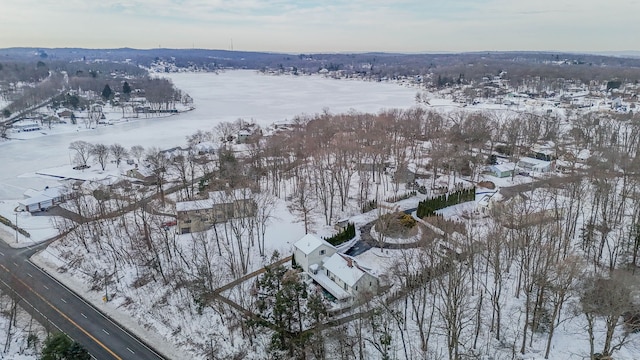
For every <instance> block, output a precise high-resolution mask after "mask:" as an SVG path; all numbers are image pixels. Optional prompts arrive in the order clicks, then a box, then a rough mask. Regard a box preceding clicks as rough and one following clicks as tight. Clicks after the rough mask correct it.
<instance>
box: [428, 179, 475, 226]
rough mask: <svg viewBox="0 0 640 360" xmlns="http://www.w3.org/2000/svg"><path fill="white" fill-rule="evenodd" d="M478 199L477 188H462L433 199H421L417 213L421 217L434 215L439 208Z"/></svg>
mask: <svg viewBox="0 0 640 360" xmlns="http://www.w3.org/2000/svg"><path fill="white" fill-rule="evenodd" d="M475 199H476V188H475V187H473V188H471V189H462V190H458V191H455V192H452V193H451V194H443V195H440V196H438V197H435V198H432V199H426V200H423V201H420V203H419V204H418V210H417V211H416V215H418V217H419V218H421V219H422V218H424V217H426V216H432V215H434V214H435V212H436V211H437V210H440V209H444V208H446V207H448V206H453V205H457V204H460V203H463V202H467V201H474V200H475Z"/></svg>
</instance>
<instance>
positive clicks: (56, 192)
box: [24, 186, 65, 199]
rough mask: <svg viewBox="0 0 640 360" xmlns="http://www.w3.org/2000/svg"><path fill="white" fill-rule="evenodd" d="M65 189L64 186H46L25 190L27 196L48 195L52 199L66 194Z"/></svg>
mask: <svg viewBox="0 0 640 360" xmlns="http://www.w3.org/2000/svg"><path fill="white" fill-rule="evenodd" d="M64 193H65V191H64V189H63V188H62V187H58V186H52V187H46V188H45V189H44V190H35V189H27V190H26V191H25V192H24V196H25V197H26V198H32V197H36V196H46V197H49V198H51V199H53V198H57V197H60V196H62V195H64Z"/></svg>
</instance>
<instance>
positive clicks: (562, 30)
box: [0, 0, 640, 52]
mask: <svg viewBox="0 0 640 360" xmlns="http://www.w3.org/2000/svg"><path fill="white" fill-rule="evenodd" d="M638 10H640V3H636V2H634V1H631V0H612V1H610V2H607V3H602V2H596V1H593V0H580V1H578V0H565V1H557V0H538V1H535V2H533V1H512V0H456V1H451V0H397V1H389V0H351V1H346V0H325V1H322V2H319V1H313V0H237V1H232V0H102V1H88V0H67V1H64V2H59V1H52V0H4V1H3V5H2V11H0V44H7V46H21V45H22V46H26V45H31V46H34V44H36V43H37V44H39V45H37V46H89V47H119V46H132V47H153V46H157V45H159V44H161V45H162V46H166V47H188V46H190V45H191V44H194V43H195V44H200V45H199V46H201V47H209V48H227V47H228V44H229V42H230V39H231V38H233V39H234V44H235V45H236V46H235V47H236V48H237V49H244V50H270V51H290V52H303V51H304V52H309V51H367V50H375V51H412V52H414V51H465V50H513V49H530V50H552V49H559V50H612V49H615V48H617V49H627V48H629V47H630V45H628V44H627V43H626V40H625V39H624V38H625V37H624V36H620V34H621V33H622V34H623V33H631V32H635V31H637V30H638V27H639V26H638V25H637V24H636V21H635V19H634V18H633V14H634V13H637V12H638ZM26 19H28V20H26Z"/></svg>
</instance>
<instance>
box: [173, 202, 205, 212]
mask: <svg viewBox="0 0 640 360" xmlns="http://www.w3.org/2000/svg"><path fill="white" fill-rule="evenodd" d="M212 207H213V201H212V200H211V199H202V200H192V201H180V202H176V211H193V210H204V209H211V208H212Z"/></svg>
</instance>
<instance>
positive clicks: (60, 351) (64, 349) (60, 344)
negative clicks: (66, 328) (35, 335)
mask: <svg viewBox="0 0 640 360" xmlns="http://www.w3.org/2000/svg"><path fill="white" fill-rule="evenodd" d="M40 359H41V360H90V359H91V355H89V353H88V352H87V350H86V349H85V348H84V347H83V346H82V345H80V344H79V343H78V342H76V341H72V340H71V339H70V338H69V337H68V336H67V335H65V334H63V333H56V334H52V335H49V336H48V337H47V339H46V340H45V341H44V346H43V348H42V356H41V357H40Z"/></svg>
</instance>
